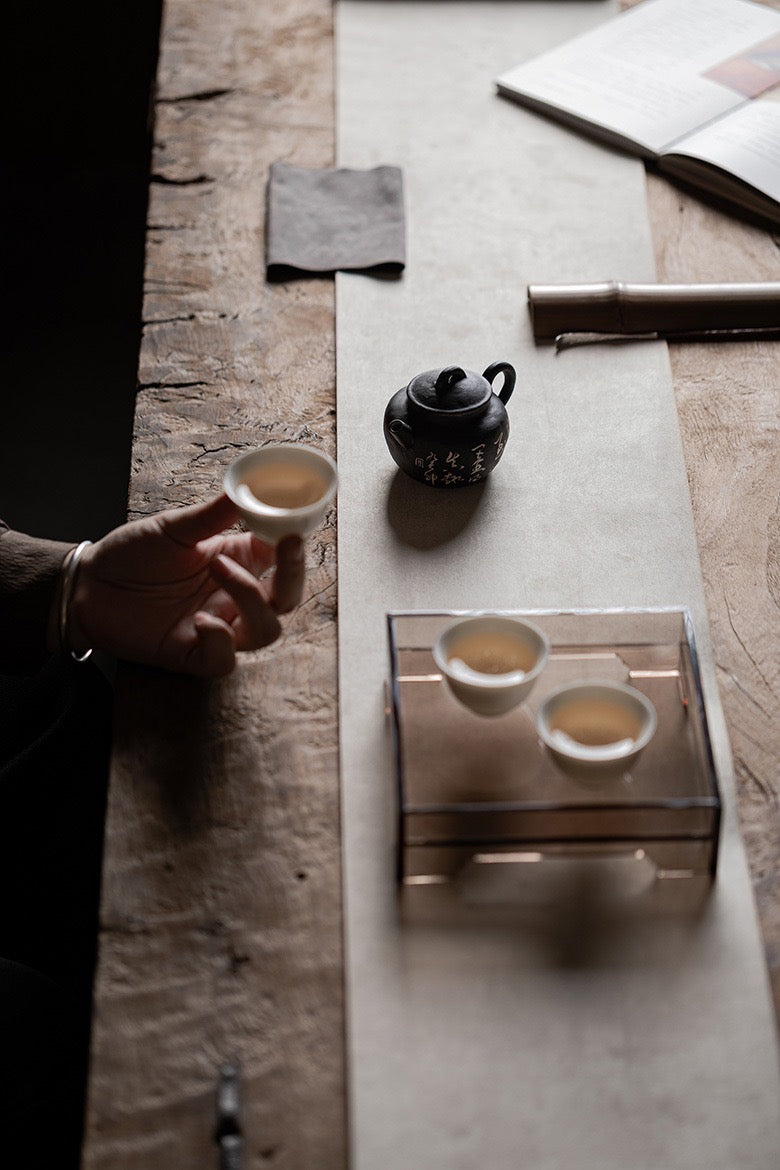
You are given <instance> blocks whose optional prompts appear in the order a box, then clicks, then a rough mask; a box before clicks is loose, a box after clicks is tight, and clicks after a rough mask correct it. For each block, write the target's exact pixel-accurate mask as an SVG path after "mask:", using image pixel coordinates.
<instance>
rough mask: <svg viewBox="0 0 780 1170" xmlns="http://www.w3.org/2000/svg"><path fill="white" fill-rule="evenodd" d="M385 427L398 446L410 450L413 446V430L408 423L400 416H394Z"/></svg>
mask: <svg viewBox="0 0 780 1170" xmlns="http://www.w3.org/2000/svg"><path fill="white" fill-rule="evenodd" d="M387 429H388V431H389V433H390V437H391V438H392V439H395V441H396V443H398V445H399V447H403V448H404V449H405V450H406V451H411V449H412V447H413V446H414V431H413V430H412V428H411V427H410V426H409V424H408V423H405V422H404V420H403V419H402V418H394V419H393V421H392V422H391V423H390V425H389V426H388V428H387Z"/></svg>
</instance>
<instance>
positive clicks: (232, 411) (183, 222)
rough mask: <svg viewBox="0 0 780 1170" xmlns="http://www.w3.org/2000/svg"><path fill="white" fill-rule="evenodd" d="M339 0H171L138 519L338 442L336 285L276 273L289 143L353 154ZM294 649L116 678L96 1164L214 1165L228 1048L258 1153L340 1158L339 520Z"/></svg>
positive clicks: (153, 202) (300, 1162) (294, 626)
mask: <svg viewBox="0 0 780 1170" xmlns="http://www.w3.org/2000/svg"><path fill="white" fill-rule="evenodd" d="M331 20H332V13H331V5H330V3H329V2H328V0H274V3H270V2H265V3H257V2H256V0H225V2H221V3H220V4H219V5H214V4H213V3H210V2H209V0H200V2H195V3H194V2H193V0H169V2H168V3H167V5H166V9H165V14H164V30H163V38H162V54H161V61H160V68H159V78H158V85H159V89H158V94H157V103H156V131H155V150H154V162H153V178H152V184H151V198H150V208H149V228H148V243H147V260H146V289H145V301H144V335H143V344H142V350H141V356H140V372H139V380H140V387H139V393H138V403H137V413H136V424H135V440H134V446H133V473H132V488H131V497H130V512H131V515H139V514H144V513H148V512H152V511H156V510H157V509H159V508H161V507H165V506H168V505H172V504H177V505H178V504H184V503H188V502H191V501H194V500H198V499H202V498H205V497H207V496H208V495H209V494H211V493H212V492H214V491H216V490H218V489H219V487H220V483H221V478H222V474H223V472H224V469H225V467H226V466H227V464H228V462H229V461H230V459H231V458H232V457H233V456H234V454H235V453H236V452H237V451H239V450H241V449H243V448H247V447H252V446H255V445H257V444H258V442H259V441H261V440H266V439H269V438H274V439H305V440H307V441H309V442H312V443H314V444H316V445H318V446H321V447H323V448H324V449H325V450H328V451H331V452H333V449H334V444H335V438H334V413H335V411H334V401H335V389H334V377H335V374H334V328H335V326H334V293H333V284H332V282H331V281H327V280H321V281H306V282H301V283H300V284H289V285H283V286H268V285H266V283H265V279H264V241H263V231H264V198H265V182H266V176H267V172H268V167H269V165H270V163H271V162H273V161H274V160H275V159H278V158H285V159H287V160H290V161H294V162H297V163H300V164H303V165H328V164H330V163H331V162H332V159H333V116H332V104H333V82H332V47H331V38H332V26H331ZM307 561H308V581H307V590H306V596H305V601H304V603H303V605H302V606H301V607H300V609H299V610H298V611H296V613H295V614H294V615H291V616H290V618H289V619H288V620H287V621H286V623H285V632H284V635H283V638H282V640H281V642H280V643H278V644H277V645H275V646H274V647H272V648H269V649H267V650H265V651H262V652H260V653H257V654H253V655H251V656H247V657H245V658H244V660H243V661H242V663H241V665H240V667H239V668H238V670H237V671H236V673H235V674H234V675H233V676H232V677H231V678H230V679H228V680H226V681H224V682H221V683H218V684H213V685H202V684H200V683H197V682H194V681H189V680H186V679H178V678H168V677H162V676H159V675H156V674H153V673H152V672H146V671H143V670H134V669H126V670H123V671H122V672H121V674H120V677H119V680H118V687H117V710H116V731H115V748H114V757H113V765H112V775H111V786H110V793H111V794H110V807H109V815H108V825H107V843H106V864H105V873H104V887H103V894H102V914H101V918H102V921H101V948H100V966H99V974H98V985H97V996H96V1014H95V1031H94V1039H93V1073H92V1082H91V1093H90V1101H89V1109H88V1122H87V1141H86V1152H85V1165H86V1166H88V1167H94V1168H97V1167H106V1166H122V1167H123V1168H125V1170H132V1167H138V1168H139V1170H140V1167H144V1170H152V1168H153V1167H157V1166H159V1167H166V1170H171V1168H172V1167H175V1166H185V1165H187V1166H189V1165H202V1164H205V1161H206V1160H208V1158H209V1157H211V1156H212V1155H211V1154H209V1149H210V1148H211V1149H212V1150H213V1156H214V1157H215V1156H216V1149H215V1147H213V1146H212V1141H213V1138H212V1131H213V1126H214V1106H215V1096H214V1094H215V1085H216V1077H217V1072H218V1069H219V1067H220V1065H221V1064H222V1063H223V1062H224V1061H225V1060H227V1059H228V1058H230V1057H232V1056H234V1055H236V1056H238V1057H239V1059H240V1060H241V1062H242V1066H243V1074H244V1102H245V1114H246V1116H245V1127H246V1134H247V1142H248V1146H247V1154H248V1159H247V1162H248V1165H271V1164H273V1165H274V1166H278V1167H291V1168H292V1167H296V1168H303V1167H310V1166H314V1165H316V1166H318V1167H322V1168H323V1170H327V1168H328V1167H330V1166H332V1167H336V1166H341V1165H343V1161H344V1127H343V1124H342V1114H343V1108H344V1106H343V1069H342V1057H341V1053H342V1030H343V1029H342V989H341V978H342V968H341V950H340V921H341V920H340V871H339V832H338V768H337V740H336V649H335V522H334V518H333V517H331V519H330V523H329V525H328V526H327V528H326V529H325V530H324V531H323V532H322V533H321V534H318V535H317V537H316V538H315V539H313V540H312V541H311V543H310V545H309V548H308V555H307Z"/></svg>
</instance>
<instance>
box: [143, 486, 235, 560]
mask: <svg viewBox="0 0 780 1170" xmlns="http://www.w3.org/2000/svg"><path fill="white" fill-rule="evenodd" d="M238 514H239V513H238V508H237V507H236V505H235V504H234V503H233V501H232V500H230V499H228V497H227V496H226V495H224V494H222V495H219V496H215V497H214V498H213V499H212V500H206V502H205V503H203V504H190V505H189V506H188V507H186V508H172V509H170V510H169V511H168V512H161V513H160V515H159V516H158V520H159V522H160V524H161V525H162V527H163V529H164V531H165V533H166V535H168V536H170V537H171V539H172V540H175V541H176V542H177V544H183V545H186V546H187V547H188V548H192V547H193V546H194V545H196V544H197V543H198V541H199V540H205V539H206V538H207V537H209V536H215V535H216V533H218V532H224V530H225V529H226V528H229V527H230V525H231V524H233V523H235V521H236V520H237V519H238Z"/></svg>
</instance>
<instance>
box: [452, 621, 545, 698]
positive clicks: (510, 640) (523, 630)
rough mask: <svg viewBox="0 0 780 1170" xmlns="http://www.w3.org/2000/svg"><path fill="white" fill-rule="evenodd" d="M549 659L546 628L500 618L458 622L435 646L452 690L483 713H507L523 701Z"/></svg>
mask: <svg viewBox="0 0 780 1170" xmlns="http://www.w3.org/2000/svg"><path fill="white" fill-rule="evenodd" d="M549 655H550V643H549V640H548V638H547V636H546V635H545V634H543V633H542V631H541V630H539V629H538V628H537V627H536V626H535V625H533V624H532V623H531V622H529V621H526V620H525V619H522V618H515V617H509V616H503V615H500V614H480V615H475V616H473V617H466V618H461V619H460V620H458V621H455V622H452V623H451V624H450V625H449V626H447V627H446V629H444V630H443V631H442V632H441V634H440V635H439V637H438V638H437V639H436V641H435V643H434V645H433V657H434V660H435V662H436V665H437V666H438V668H439V670H440V671H441V673H442V678H443V679H444V681H445V682H446V684H447V686H448V687H449V689H450V690H451V691H452V693H453V695H454V696H455V697H456V698H457V699H459V700H460V702H461V703H463V704H464V705H465V706H466V707H469V708H471V710H472V711H474V712H476V714H477V715H503V714H505V713H506V712H507V711H511V710H512V708H513V707H516V706H517V705H518V703H521V702H522V701H523V699H525V697H526V696H527V695H528V693H529V691H530V690H531V688H532V687H533V685H534V683H535V682H536V680H537V678H538V677H539V675H540V674H541V672H542V670H543V669H544V666H545V664H546V662H547V659H548V658H549Z"/></svg>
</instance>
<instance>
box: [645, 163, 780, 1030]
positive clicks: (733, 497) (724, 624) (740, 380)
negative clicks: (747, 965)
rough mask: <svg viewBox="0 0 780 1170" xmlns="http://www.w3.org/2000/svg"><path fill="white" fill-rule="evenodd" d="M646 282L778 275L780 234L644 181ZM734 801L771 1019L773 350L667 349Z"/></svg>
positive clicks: (779, 555) (779, 909)
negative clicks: (650, 253) (649, 258)
mask: <svg viewBox="0 0 780 1170" xmlns="http://www.w3.org/2000/svg"><path fill="white" fill-rule="evenodd" d="M648 193H649V207H650V213H651V217H652V226H653V238H654V242H655V247H656V257H657V267H658V278H659V280H668V281H681V282H682V281H720V280H745V281H751V280H777V279H780V234H776V235H772V234H771V233H770V232H766V231H762V230H760V229H758V228H755V227H752V226H750V225H749V224H746V223H741V222H739V221H738V220H735V219H734V218H733V217H727V216H725V215H723V214H721V213H720V212H718V211H716V210H714V209H713V208H710V207H708V206H706V205H705V204H704V203H702V202H701V201H699V200H698V199H694V198H692V197H691V196H688V195H687V194H685V193H683V192H681V191H678V190H676V189H675V188H674V187H672V186H671V185H670V184H668V183H666V182H665V181H663V180H661V179H659V178H656V177H654V176H650V178H649V180H648ZM670 359H671V364H672V374H673V378H674V387H675V394H676V398H677V409H678V415H679V419H680V431H681V434H682V439H683V446H684V450H685V459H686V468H687V472H688V481H689V485H690V490H691V499H692V503H693V513H694V521H695V525H696V536H697V542H698V546H699V556H700V559H701V566H702V573H703V577H704V588H705V596H706V600H707V612H708V615H709V619H710V627H711V634H712V641H713V650H714V657H715V663H716V667H717V671H718V683H719V689H720V694H721V700H722V702H723V706H724V712H725V715H726V722H727V725H728V729H729V737H730V740H731V747H732V752H733V755H734V765H735V773H736V780H737V795H738V807H739V813H740V819H741V825H742V832H743V836H744V840H745V845H746V848H747V854H748V861H749V864H750V869H751V876H752V879H753V886H754V890H755V894H756V901H757V907H758V912H759V916H760V920H761V927H762V932H763V936H764V942H765V946H766V953H767V961H768V964H769V972H770V977H771V980H772V984H773V993H774V1002H775V1009H776V1013H777V1015H778V1019H780V817H779V816H778V809H779V808H780V778H779V776H778V762H779V761H780V348H779V347H778V343H777V342H771V341H766V342H758V341H753V342H728V343H725V342H724V343H722V344H720V343H719V344H715V343H707V344H703V345H702V344H699V345H693V344H689V345H684V344H679V343H678V344H675V345H672V346H670Z"/></svg>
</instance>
